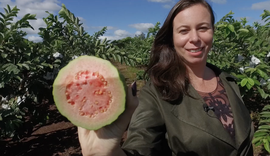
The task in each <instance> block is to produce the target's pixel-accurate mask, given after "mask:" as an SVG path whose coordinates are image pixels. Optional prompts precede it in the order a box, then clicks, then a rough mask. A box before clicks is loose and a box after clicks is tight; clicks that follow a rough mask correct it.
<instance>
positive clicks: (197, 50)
mask: <svg viewBox="0 0 270 156" xmlns="http://www.w3.org/2000/svg"><path fill="white" fill-rule="evenodd" d="M202 49H203V48H198V49H188V51H189V52H191V53H196V52H199V51H202Z"/></svg>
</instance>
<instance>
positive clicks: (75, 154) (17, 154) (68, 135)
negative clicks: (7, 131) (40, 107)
mask: <svg viewBox="0 0 270 156" xmlns="http://www.w3.org/2000/svg"><path fill="white" fill-rule="evenodd" d="M49 116H50V118H51V120H49V122H48V123H47V124H45V125H42V126H37V127H35V128H34V131H33V132H32V133H31V134H30V135H29V136H25V137H23V138H21V139H20V140H19V141H12V140H6V141H2V142H1V144H2V145H1V144H0V153H1V154H0V155H2V154H3V155H4V156H81V149H80V144H79V141H78V136H77V128H76V127H75V126H74V125H73V124H71V123H70V122H69V121H68V120H67V119H65V118H64V117H63V116H62V115H61V114H60V113H59V112H58V110H57V109H56V107H55V106H54V105H50V112H49Z"/></svg>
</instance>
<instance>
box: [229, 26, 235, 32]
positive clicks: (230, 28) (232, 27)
mask: <svg viewBox="0 0 270 156" xmlns="http://www.w3.org/2000/svg"><path fill="white" fill-rule="evenodd" d="M228 28H229V30H230V31H231V32H235V30H234V26H233V25H232V24H229V25H228Z"/></svg>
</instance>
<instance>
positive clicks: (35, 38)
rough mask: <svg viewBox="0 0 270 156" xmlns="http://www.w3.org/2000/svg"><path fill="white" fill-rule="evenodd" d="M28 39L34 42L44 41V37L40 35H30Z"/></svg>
mask: <svg viewBox="0 0 270 156" xmlns="http://www.w3.org/2000/svg"><path fill="white" fill-rule="evenodd" d="M27 39H28V40H29V41H33V42H42V38H41V37H39V36H28V37H27Z"/></svg>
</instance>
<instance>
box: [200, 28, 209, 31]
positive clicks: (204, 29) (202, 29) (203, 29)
mask: <svg viewBox="0 0 270 156" xmlns="http://www.w3.org/2000/svg"><path fill="white" fill-rule="evenodd" d="M200 30H201V31H206V30H208V27H200Z"/></svg>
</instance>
